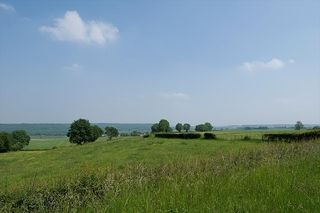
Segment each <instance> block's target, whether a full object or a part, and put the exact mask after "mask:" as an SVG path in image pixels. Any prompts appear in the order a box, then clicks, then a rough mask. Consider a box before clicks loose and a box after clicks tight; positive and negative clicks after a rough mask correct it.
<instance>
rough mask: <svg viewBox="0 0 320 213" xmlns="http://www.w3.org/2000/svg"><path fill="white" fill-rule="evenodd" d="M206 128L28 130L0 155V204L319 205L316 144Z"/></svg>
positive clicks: (112, 208) (221, 208) (148, 207)
mask: <svg viewBox="0 0 320 213" xmlns="http://www.w3.org/2000/svg"><path fill="white" fill-rule="evenodd" d="M215 133H216V134H217V135H218V140H205V139H195V140H194V139H190V140H183V139H160V138H154V137H150V138H142V137H122V138H117V139H114V140H112V141H108V140H106V138H100V139H98V141H97V142H94V143H89V144H85V145H81V146H79V145H73V144H70V143H68V140H67V138H66V137H44V138H40V137H33V138H32V140H31V142H30V145H29V146H28V147H26V150H29V151H18V152H10V153H2V154H0V211H14V209H15V208H18V209H19V210H21V209H25V210H26V209H29V210H37V211H40V212H43V211H49V210H50V209H51V210H55V211H79V210H81V211H89V210H91V211H100V212H101V211H103V212H154V211H156V212H288V211H289V212H292V211H293V212H296V211H297V212H300V211H301V212H319V211H320V167H319V165H320V154H319V153H320V142H308V143H301V144H299V143H292V144H285V143H279V144H277V143H275V144H272V143H262V142H261V141H260V140H259V138H260V137H261V134H262V133H263V131H216V132H215ZM244 136H250V137H251V138H252V140H248V141H244V140H241V138H243V137H244ZM53 147H56V148H54V149H53ZM30 150H35V151H30ZM16 210H17V209H16Z"/></svg>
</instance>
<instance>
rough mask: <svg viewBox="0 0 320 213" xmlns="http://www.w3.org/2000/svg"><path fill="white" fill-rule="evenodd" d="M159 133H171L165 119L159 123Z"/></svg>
mask: <svg viewBox="0 0 320 213" xmlns="http://www.w3.org/2000/svg"><path fill="white" fill-rule="evenodd" d="M158 130H159V132H171V131H172V130H171V128H170V124H169V121H167V120H166V119H162V120H160V121H159V126H158Z"/></svg>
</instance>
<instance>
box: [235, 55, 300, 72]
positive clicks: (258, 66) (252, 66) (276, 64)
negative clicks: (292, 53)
mask: <svg viewBox="0 0 320 213" xmlns="http://www.w3.org/2000/svg"><path fill="white" fill-rule="evenodd" d="M289 63H294V60H293V59H290V60H289ZM285 66H286V62H285V61H282V60H280V59H278V58H273V59H271V60H270V61H251V62H244V63H243V64H242V65H241V66H240V68H241V69H243V70H246V71H249V72H256V71H264V70H266V71H267V70H279V69H282V68H284V67H285Z"/></svg>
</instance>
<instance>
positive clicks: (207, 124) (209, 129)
mask: <svg viewBox="0 0 320 213" xmlns="http://www.w3.org/2000/svg"><path fill="white" fill-rule="evenodd" d="M204 125H205V126H206V129H207V130H206V131H212V129H213V126H212V125H211V123H209V122H207V123H205V124H204Z"/></svg>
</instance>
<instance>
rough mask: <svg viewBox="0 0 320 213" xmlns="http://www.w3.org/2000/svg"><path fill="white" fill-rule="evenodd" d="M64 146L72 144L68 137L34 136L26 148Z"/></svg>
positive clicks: (39, 148) (37, 148) (36, 148)
mask: <svg viewBox="0 0 320 213" xmlns="http://www.w3.org/2000/svg"><path fill="white" fill-rule="evenodd" d="M62 146H70V143H69V140H68V138H67V137H62V136H59V137H53V136H52V137H48V136H34V137H32V139H31V142H30V144H29V145H28V146H26V147H25V148H24V150H26V151H29V150H44V149H52V148H57V147H62Z"/></svg>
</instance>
